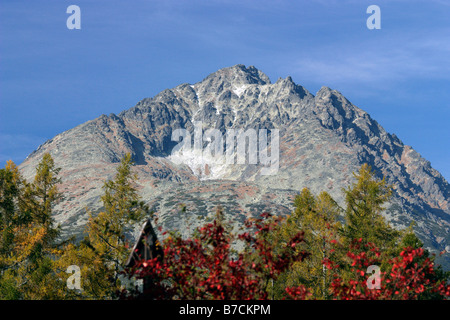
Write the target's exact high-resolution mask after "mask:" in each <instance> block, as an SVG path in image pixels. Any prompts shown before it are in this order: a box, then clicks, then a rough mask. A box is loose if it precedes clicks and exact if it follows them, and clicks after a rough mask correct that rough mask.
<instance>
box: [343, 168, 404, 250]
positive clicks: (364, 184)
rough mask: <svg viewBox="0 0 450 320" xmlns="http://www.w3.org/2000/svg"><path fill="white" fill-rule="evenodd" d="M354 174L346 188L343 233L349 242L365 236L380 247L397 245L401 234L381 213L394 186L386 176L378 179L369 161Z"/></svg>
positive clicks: (386, 247)
mask: <svg viewBox="0 0 450 320" xmlns="http://www.w3.org/2000/svg"><path fill="white" fill-rule="evenodd" d="M354 176H355V178H356V182H354V183H353V184H352V185H351V186H349V187H348V188H347V189H346V190H344V193H345V202H346V212H345V213H346V215H345V218H346V225H345V228H344V229H343V234H344V238H345V240H346V243H347V244H350V243H351V242H352V241H354V240H358V239H362V241H364V242H366V243H367V242H371V243H373V244H375V245H376V246H377V247H378V248H380V249H381V250H388V249H393V248H395V247H396V246H397V245H398V242H399V239H400V236H401V234H400V232H399V231H397V230H395V229H393V228H392V227H390V226H389V224H388V223H387V222H386V221H385V219H384V217H383V216H382V211H383V210H384V208H383V205H384V204H385V203H386V202H387V201H388V200H389V199H390V198H391V196H392V188H391V187H390V186H388V185H387V183H386V181H385V179H384V178H383V179H381V180H380V179H377V178H376V177H375V173H374V172H373V171H372V169H371V167H370V166H369V165H368V164H363V165H362V166H361V168H360V170H359V172H358V174H354Z"/></svg>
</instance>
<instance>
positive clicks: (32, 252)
mask: <svg viewBox="0 0 450 320" xmlns="http://www.w3.org/2000/svg"><path fill="white" fill-rule="evenodd" d="M58 172H59V169H58V168H56V167H55V164H54V161H53V159H52V157H51V156H50V154H48V153H47V154H44V156H43V158H42V160H41V162H40V163H39V165H38V166H37V168H36V176H35V179H34V181H33V182H32V183H28V182H26V181H25V180H24V179H23V178H22V177H21V175H20V173H19V171H18V168H17V167H16V166H15V164H14V163H12V162H8V163H7V165H6V167H5V169H2V173H1V174H0V175H1V176H2V178H1V180H2V182H1V185H2V187H1V189H2V191H1V195H2V196H1V198H2V200H1V203H2V205H1V207H2V209H1V210H2V221H1V222H2V235H4V237H2V248H1V250H2V252H1V258H0V261H1V262H0V263H1V267H2V270H1V279H0V288H1V292H0V295H1V297H3V298H15V299H19V298H20V299H52V298H61V297H63V296H64V284H63V282H62V281H61V280H60V278H59V277H58V270H56V261H57V259H58V257H59V256H60V254H61V250H60V249H59V248H58V246H57V243H56V238H57V236H58V228H57V227H55V226H54V222H53V218H52V209H53V207H54V205H55V204H56V203H57V202H58V200H59V199H60V198H61V194H60V193H59V192H58V188H57V184H58V183H59V182H60V181H59V179H58V177H57V174H58ZM6 250H8V251H6Z"/></svg>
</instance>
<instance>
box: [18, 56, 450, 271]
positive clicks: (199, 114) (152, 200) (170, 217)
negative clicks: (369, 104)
mask: <svg viewBox="0 0 450 320" xmlns="http://www.w3.org/2000/svg"><path fill="white" fill-rule="evenodd" d="M195 121H202V123H203V125H204V128H205V129H206V128H216V129H219V130H220V131H221V132H225V131H226V130H227V129H230V128H236V129H244V130H247V129H249V128H254V129H260V128H265V129H279V132H280V134H279V136H280V157H279V159H280V162H279V170H278V173H277V174H276V175H273V176H264V175H261V174H260V170H261V166H260V165H249V164H246V165H232V166H216V165H214V164H211V163H206V165H207V166H208V169H207V170H205V168H206V167H205V162H204V159H201V160H199V159H198V158H197V157H196V155H194V154H193V155H191V156H190V158H189V159H183V160H185V161H184V163H188V165H185V164H182V163H177V161H175V158H174V157H173V155H172V154H171V152H172V149H173V147H174V146H175V145H176V143H177V142H175V141H172V140H171V135H172V132H173V130H175V129H178V128H185V129H187V130H188V131H189V132H193V131H194V122H195ZM44 152H50V153H51V154H52V156H53V157H54V159H55V162H56V164H57V165H58V166H59V167H61V168H62V171H61V176H62V179H63V183H62V186H61V190H62V191H64V192H65V194H66V199H65V200H64V201H63V202H62V203H61V204H60V205H59V206H58V207H57V208H56V211H55V219H56V220H57V221H58V222H59V223H61V225H62V227H63V231H64V232H65V234H66V235H69V234H73V233H75V234H80V233H81V231H82V229H83V226H84V224H85V223H86V221H87V214H86V211H85V209H84V208H85V207H86V206H88V207H91V208H94V209H97V210H98V209H100V205H101V203H100V201H99V195H100V194H101V185H102V184H103V181H104V180H105V179H107V178H109V177H111V176H112V175H113V174H114V168H115V165H116V163H117V162H118V161H120V159H121V157H122V156H123V155H124V154H125V153H127V152H130V153H131V154H132V156H133V159H134V160H135V162H136V170H137V172H138V174H139V178H140V185H141V186H142V189H141V194H142V195H143V198H144V199H145V200H146V201H148V203H149V204H151V205H152V206H153V208H154V209H155V210H156V211H157V212H158V213H159V215H160V218H159V221H161V222H162V224H163V226H164V228H167V229H173V228H180V229H182V228H183V226H184V225H185V223H186V221H191V227H195V226H196V225H197V224H198V221H197V220H196V219H195V218H194V217H197V216H199V217H200V218H201V217H204V216H206V215H208V214H211V213H213V212H214V206H217V205H222V206H223V207H224V208H225V212H226V214H227V215H228V217H229V218H230V219H233V221H243V219H244V218H245V217H246V216H248V215H249V214H256V213H258V212H259V213H260V212H261V211H262V210H270V211H272V212H273V213H275V214H287V213H289V212H290V211H291V210H292V205H291V201H292V197H293V196H294V195H295V194H296V193H297V192H299V191H300V190H301V189H302V188H303V187H309V188H310V189H311V190H312V191H313V192H315V193H318V192H320V191H322V190H325V191H327V192H329V193H330V194H331V195H332V196H333V197H334V198H335V199H336V200H337V201H338V203H340V204H342V205H343V197H342V192H341V188H342V187H346V186H347V185H348V184H349V183H350V182H351V181H352V172H353V171H356V170H357V169H358V168H359V166H360V165H361V164H362V163H366V162H367V163H369V164H370V165H371V166H372V167H373V168H374V169H375V170H376V172H377V173H378V175H379V176H380V177H382V176H385V177H386V180H387V181H388V182H389V183H390V184H392V185H393V186H394V191H395V195H394V198H393V200H392V201H391V203H390V205H389V206H388V208H387V210H386V213H385V215H386V218H387V219H388V220H389V221H390V222H391V223H392V224H393V225H394V226H397V227H404V226H408V225H409V224H410V222H411V221H412V220H414V221H416V222H417V224H418V225H417V227H416V232H417V233H418V235H419V237H420V238H421V239H422V240H423V241H424V242H425V244H426V246H427V247H429V248H431V249H433V250H434V251H437V250H439V251H442V250H444V249H445V248H446V247H447V248H449V249H450V247H448V246H449V244H450V243H449V233H450V204H449V199H450V197H449V195H450V186H449V184H448V182H447V181H446V180H445V179H444V178H443V177H442V175H441V174H440V173H439V172H438V171H436V170H434V169H433V168H432V167H431V165H430V163H429V162H428V161H427V160H425V159H424V158H422V157H421V156H420V155H419V154H418V153H417V152H416V151H415V150H414V149H413V148H411V147H410V146H406V145H404V144H403V143H402V142H401V140H400V139H399V138H397V137H396V136H395V135H393V134H392V135H391V134H389V133H387V132H386V131H385V130H384V129H383V128H382V127H381V126H380V125H379V124H378V123H377V122H376V121H375V120H373V119H372V118H371V117H370V116H369V114H367V113H366V112H364V111H363V110H361V109H359V108H358V107H356V106H354V105H353V104H352V103H351V102H350V101H348V100H347V99H346V98H345V97H344V96H343V95H342V94H340V93H339V92H338V91H336V90H331V89H330V88H327V87H322V88H321V89H320V90H319V92H317V93H316V94H315V95H313V94H311V93H310V92H308V91H307V90H306V89H305V88H303V87H302V86H300V85H297V84H295V83H294V82H293V80H292V78H291V77H287V78H285V79H282V78H280V79H278V81H276V82H275V83H271V81H270V79H269V78H268V77H267V76H266V75H265V74H264V73H262V72H261V71H259V70H258V69H256V68H255V67H253V66H250V67H248V68H247V67H245V66H243V65H236V66H233V67H229V68H224V69H221V70H219V71H217V72H215V73H212V74H211V75H209V76H208V77H206V78H205V79H204V80H202V81H200V82H198V83H195V84H193V85H191V84H187V83H185V84H181V85H179V86H177V87H175V88H173V89H167V90H164V91H162V92H161V93H159V94H157V95H156V96H155V97H153V98H146V99H143V100H141V101H140V102H138V103H137V105H136V106H134V107H132V108H130V109H128V110H125V111H123V112H121V113H120V114H118V115H115V114H110V115H109V116H106V115H102V116H100V117H98V118H96V119H94V120H91V121H88V122H86V123H84V124H81V125H79V126H77V127H75V128H73V129H71V130H68V131H66V132H63V133H61V134H59V135H57V136H55V137H54V138H53V139H51V140H49V141H47V142H46V143H44V144H43V145H41V146H40V147H39V148H38V149H37V150H36V151H34V152H33V153H32V154H30V155H29V156H28V158H27V159H26V160H25V161H24V162H23V163H22V164H21V166H20V168H21V170H22V171H23V172H24V175H25V177H27V178H31V177H32V176H33V174H34V168H35V166H36V165H37V163H38V162H39V160H40V159H41V157H42V154H43V153H44ZM178 160H180V159H178ZM179 203H184V204H186V205H187V213H188V216H187V217H181V216H180V210H179V207H178V205H179ZM446 256H448V253H447V254H446ZM446 256H444V259H445V258H446V259H448V257H446ZM442 261H444V263H446V262H445V261H446V260H442ZM447 261H448V260H447Z"/></svg>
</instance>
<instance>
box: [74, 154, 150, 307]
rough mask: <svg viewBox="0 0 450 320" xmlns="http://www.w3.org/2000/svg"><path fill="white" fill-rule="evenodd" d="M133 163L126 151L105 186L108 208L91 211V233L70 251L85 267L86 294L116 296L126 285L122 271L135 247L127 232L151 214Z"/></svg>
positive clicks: (103, 199) (88, 231) (75, 261)
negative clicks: (140, 191)
mask: <svg viewBox="0 0 450 320" xmlns="http://www.w3.org/2000/svg"><path fill="white" fill-rule="evenodd" d="M132 165H133V162H132V159H131V155H130V154H127V155H125V157H124V158H123V159H122V161H121V163H120V164H119V166H118V167H117V171H116V175H115V177H114V179H112V180H108V181H106V182H105V184H104V186H103V190H104V194H103V196H102V197H101V199H102V202H103V206H104V210H103V211H102V212H100V213H99V214H98V215H97V216H95V217H94V215H93V214H90V219H89V222H88V224H87V227H86V232H87V237H86V238H85V239H84V241H82V242H81V244H80V245H79V246H78V247H75V246H71V247H70V251H68V253H67V256H68V257H69V258H68V261H72V263H74V264H78V265H80V268H81V269H82V274H83V278H82V279H83V287H84V289H83V291H84V293H83V295H84V297H89V298H97V299H99V298H100V299H108V298H114V297H115V294H116V292H118V291H119V290H120V288H121V285H122V284H121V281H120V277H119V276H120V272H121V271H122V270H123V267H124V264H125V262H126V260H127V258H128V256H129V254H130V249H131V247H132V244H130V243H128V239H127V235H128V233H129V232H130V231H131V228H132V227H133V226H134V225H136V223H139V222H141V221H142V219H143V218H144V217H146V216H148V215H149V214H150V212H149V209H148V208H147V207H146V206H145V205H144V202H142V201H141V200H140V197H139V194H138V191H137V186H136V180H137V175H136V174H135V173H133V172H132ZM83 270H84V272H83Z"/></svg>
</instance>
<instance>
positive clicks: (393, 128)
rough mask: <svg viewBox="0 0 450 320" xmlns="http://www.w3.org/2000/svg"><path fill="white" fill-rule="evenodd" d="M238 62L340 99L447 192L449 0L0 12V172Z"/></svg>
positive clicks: (144, 1) (154, 4)
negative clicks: (77, 18) (372, 8)
mask: <svg viewBox="0 0 450 320" xmlns="http://www.w3.org/2000/svg"><path fill="white" fill-rule="evenodd" d="M71 4H75V5H78V6H79V7H80V8H81V30H68V29H67V27H66V20H67V18H68V17H69V14H67V13H66V9H67V7H68V6H69V5H71ZM372 4H375V5H378V6H379V7H380V9H381V29H380V30H369V29H368V28H367V27H366V20H367V18H368V17H369V14H367V13H366V9H367V7H368V6H369V5H372ZM239 63H240V64H245V65H247V66H249V65H254V66H256V67H257V68H258V69H260V70H262V71H263V72H264V73H266V74H267V75H268V76H269V77H270V78H271V80H272V81H273V82H274V81H276V80H277V79H278V78H279V77H283V78H285V77H287V76H289V75H290V76H292V78H293V80H294V81H295V82H296V83H298V84H301V85H303V86H304V87H305V88H306V89H307V90H309V91H310V92H311V93H313V94H315V93H316V92H317V91H318V90H319V89H320V87H321V86H328V87H330V88H333V89H336V90H338V91H340V92H341V93H342V94H344V95H345V96H346V97H347V98H348V99H349V100H350V101H351V102H352V103H354V104H355V105H357V106H358V107H360V108H362V109H363V110H365V111H367V112H369V114H370V115H371V116H372V117H373V118H374V119H376V120H377V121H378V122H379V123H380V124H381V125H382V126H383V127H384V128H385V129H386V130H387V131H388V132H390V133H395V134H396V135H397V136H398V137H399V138H400V139H402V140H403V142H404V143H405V144H408V145H411V146H412V147H413V148H415V149H416V150H417V151H418V152H419V153H420V154H421V155H422V156H423V157H425V158H426V159H427V160H430V161H431V164H432V166H433V167H434V168H436V169H437V170H439V171H440V172H441V173H442V174H443V175H444V177H446V179H447V180H448V181H449V180H450V165H449V164H450V121H449V119H450V90H449V89H450V0H448V1H447V0H423V1H418V0H417V1H415V0H390V1H378V0H371V1H365V0H329V1H325V0H308V1H306V0H305V1H292V0H286V1H283V0H279V1H276V0H272V1H268V0H254V1H246V0H240V1H227V0H204V1H196V0H173V1H171V0H164V1H163V0H160V1H150V0H138V1H133V0H130V1H111V0H95V1H94V0H91V1H85V0H83V1H82V0H71V1H64V0H58V1H56V0H54V1H50V0H48V1H36V0H34V1H21V0H2V1H1V2H0V163H2V166H3V164H4V163H5V161H6V160H8V159H13V160H14V161H15V162H16V163H20V162H22V161H23V159H24V158H25V157H26V156H27V155H28V154H29V153H30V152H32V151H33V150H34V149H36V148H37V147H38V146H39V145H40V144H41V143H43V142H45V141H46V140H47V139H50V138H52V137H53V136H55V135H56V134H58V133H61V132H63V131H65V130H68V129H70V128H72V127H74V126H76V125H78V124H81V123H83V122H85V121H87V120H90V119H94V118H96V117H98V116H99V115H101V114H110V113H119V112H120V111H122V110H125V109H128V108H130V107H132V106H134V105H135V104H136V103H137V102H138V101H139V100H141V99H143V98H145V97H152V96H154V95H155V94H157V93H158V92H160V91H161V90H164V89H166V88H172V87H174V86H176V85H178V84H180V83H184V82H189V83H195V82H198V81H201V80H202V79H203V78H205V77H206V76H207V75H208V74H210V73H212V72H214V71H216V70H218V69H220V68H223V67H228V66H232V65H235V64H239Z"/></svg>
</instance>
